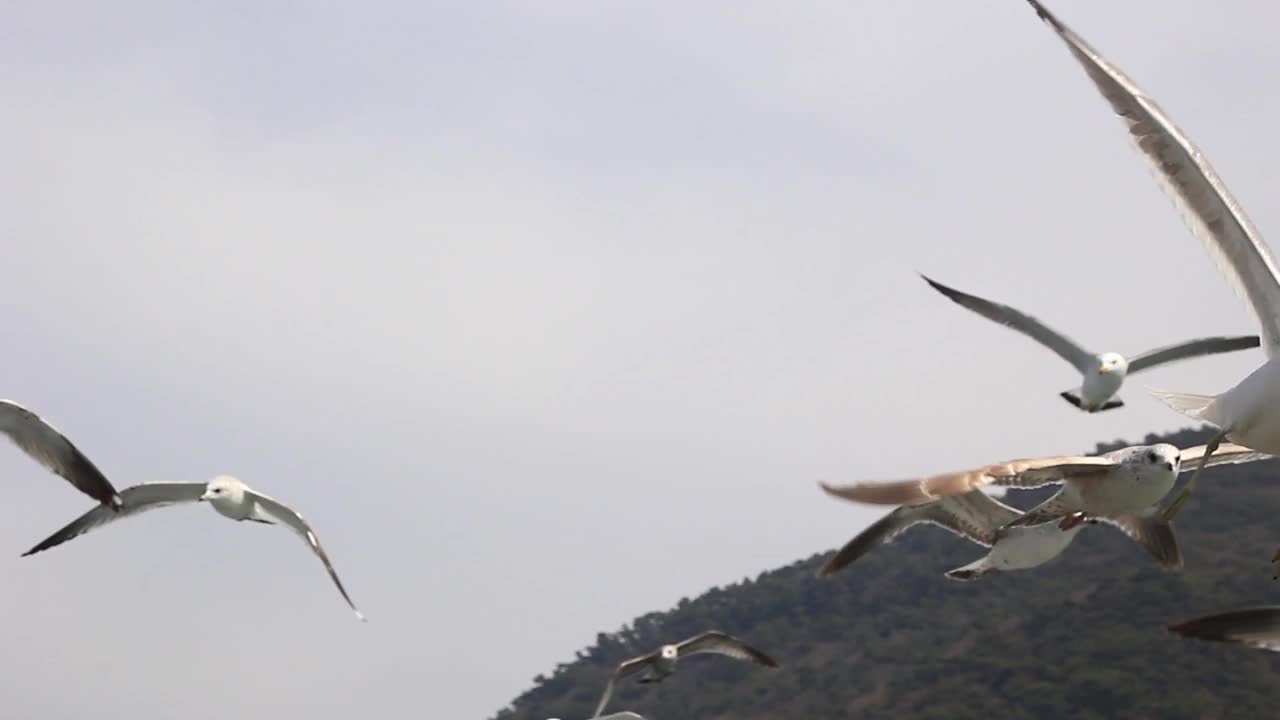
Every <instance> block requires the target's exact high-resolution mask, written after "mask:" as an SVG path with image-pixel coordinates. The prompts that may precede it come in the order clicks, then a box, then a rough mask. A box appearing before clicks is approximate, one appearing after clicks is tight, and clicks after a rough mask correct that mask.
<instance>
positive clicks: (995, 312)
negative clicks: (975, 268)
mask: <svg viewBox="0 0 1280 720" xmlns="http://www.w3.org/2000/svg"><path fill="white" fill-rule="evenodd" d="M920 277H922V278H924V281H925V282H927V283H929V284H930V285H931V286H933V289H934V290H937V291H938V292H940V293H942V294H943V295H946V296H947V297H949V298H951V300H952V301H953V302H955V303H956V304H957V305H962V306H964V307H966V308H969V309H970V310H972V311H974V312H976V313H978V314H979V315H981V316H982V317H984V318H987V319H988V320H993V321H995V322H998V323H1000V324H1001V325H1004V326H1005V327H1008V328H1012V329H1013V330H1017V331H1018V332H1020V333H1022V334H1023V335H1026V336H1027V337H1029V338H1031V339H1032V340H1035V341H1036V342H1038V343H1040V344H1041V345H1044V346H1045V347H1047V348H1049V349H1050V350H1052V351H1054V352H1055V353H1057V354H1058V356H1059V357H1061V358H1062V359H1063V360H1066V361H1067V362H1069V363H1071V366H1072V367H1074V368H1075V369H1076V370H1079V371H1080V372H1082V373H1083V372H1087V371H1088V370H1089V368H1090V366H1091V365H1092V364H1093V353H1090V352H1089V351H1088V350H1085V349H1084V348H1082V347H1080V346H1079V345H1078V344H1076V342H1075V341H1074V340H1072V339H1071V338H1069V337H1067V336H1066V335H1063V334H1062V333H1059V332H1058V331H1056V330H1054V329H1053V328H1051V327H1049V326H1048V325H1045V324H1044V323H1042V322H1040V321H1039V320H1037V319H1035V318H1034V317H1032V316H1030V315H1028V314H1026V313H1024V312H1022V311H1020V310H1017V309H1015V308H1011V307H1009V306H1008V305H1001V304H1000V303H994V302H991V301H990V300H984V299H982V298H980V297H978V296H976V295H970V294H968V293H963V292H960V291H959V290H956V289H955V288H950V287H947V286H946V285H943V284H942V283H940V282H938V281H936V280H933V279H931V278H929V277H927V276H925V275H921V276H920Z"/></svg>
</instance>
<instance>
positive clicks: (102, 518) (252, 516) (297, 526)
mask: <svg viewBox="0 0 1280 720" xmlns="http://www.w3.org/2000/svg"><path fill="white" fill-rule="evenodd" d="M120 495H121V498H122V499H123V500H124V503H123V505H122V506H121V508H120V510H119V512H112V511H111V510H110V509H108V508H106V507H105V506H102V505H99V506H98V507H96V508H94V509H92V510H90V511H89V512H87V513H85V514H84V515H81V516H80V517H78V518H76V519H75V520H73V521H71V523H69V524H68V525H67V526H66V527H64V528H62V529H61V530H59V531H57V532H55V533H54V534H52V535H50V536H49V537H47V538H45V539H44V540H42V541H41V542H40V543H39V544H38V545H36V546H35V547H33V548H31V549H30V550H28V551H27V552H25V553H23V554H22V555H23V557H26V556H27V555H32V554H35V553H38V552H41V551H43V550H48V549H49V548H51V547H54V546H56V545H61V544H62V543H64V542H66V541H68V540H71V539H72V538H75V537H77V536H79V535H83V534H85V533H87V532H89V531H90V530H93V529H95V528H98V527H101V526H103V525H106V524H107V523H109V522H112V521H114V520H116V519H118V518H122V517H129V516H130V515H136V514H138V513H141V512H146V511H147V510H152V509H154V508H159V507H165V506H167V505H177V504H180V503H195V502H205V501H208V503H209V504H210V505H212V506H213V509H214V510H217V511H218V514H220V515H223V516H226V517H229V518H231V519H232V520H237V521H243V520H252V521H253V522H259V523H266V524H269V525H283V526H285V527H287V528H289V529H290V530H292V531H294V532H295V533H297V534H298V535H299V536H300V537H301V538H302V539H303V540H305V541H306V543H307V545H308V546H309V547H310V548H311V550H312V552H314V553H315V554H316V557H319V558H320V561H321V562H323V563H324V567H325V569H326V570H328V571H329V577H331V578H333V584H334V585H336V586H337V587H338V592H340V593H342V598H343V599H344V600H346V601H347V605H350V606H351V609H352V610H353V611H354V612H355V614H356V617H358V618H360V619H361V620H364V619H365V617H364V614H363V613H361V612H360V611H359V610H358V609H357V608H356V606H355V603H353V602H351V598H350V597H349V596H348V595H347V590H346V588H344V587H342V581H341V580H339V579H338V573H337V572H335V571H334V569H333V564H332V563H330V562H329V556H328V555H326V554H325V552H324V548H323V547H321V546H320V540H319V539H317V538H316V534H315V532H314V531H312V529H311V526H310V525H308V524H307V521H306V520H304V519H302V516H301V515H299V514H298V512H297V511H295V510H293V509H292V508H290V507H289V506H288V505H285V504H284V503H282V502H280V501H279V500H276V499H274V498H270V497H268V496H266V495H263V494H262V493H260V492H257V491H255V490H253V489H251V488H250V487H249V486H248V485H245V484H244V483H243V482H241V481H240V480H237V479H236V478H233V477H231V476H229V475H219V476H218V477H216V478H214V479H213V480H210V481H209V482H208V483H163V482H161V483H144V484H142V485H134V486H133V487H130V488H125V489H124V491H123V492H122V493H120Z"/></svg>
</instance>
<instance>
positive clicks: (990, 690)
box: [495, 431, 1280, 720]
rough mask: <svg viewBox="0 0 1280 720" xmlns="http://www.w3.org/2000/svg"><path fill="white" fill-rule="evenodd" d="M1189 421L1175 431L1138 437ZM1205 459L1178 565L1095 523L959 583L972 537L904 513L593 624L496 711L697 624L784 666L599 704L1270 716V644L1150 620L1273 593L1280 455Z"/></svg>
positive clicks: (538, 703)
mask: <svg viewBox="0 0 1280 720" xmlns="http://www.w3.org/2000/svg"><path fill="white" fill-rule="evenodd" d="M1205 439H1206V435H1205V434H1204V433H1201V432H1192V431H1186V432H1182V433H1179V434H1177V435H1174V436H1171V437H1167V438H1157V437H1154V436H1149V437H1147V438H1146V439H1144V440H1143V442H1147V443H1151V442H1160V441H1167V442H1173V443H1174V444H1176V445H1178V446H1179V447H1188V446H1190V445H1194V444H1199V443H1201V442H1204V440H1205ZM1117 446H1118V445H1110V446H1107V447H1099V448H1097V449H1096V450H1097V451H1099V452H1100V451H1104V450H1109V449H1112V448H1113V447H1117ZM1208 472H1209V474H1206V476H1205V480H1206V481H1207V482H1205V483H1204V484H1203V485H1202V486H1201V490H1200V491H1199V492H1198V493H1197V494H1196V495H1195V496H1194V497H1193V499H1192V501H1191V503H1190V504H1189V505H1188V507H1187V508H1186V510H1185V511H1184V512H1183V513H1182V515H1181V516H1180V517H1179V518H1178V521H1177V530H1178V534H1179V539H1180V541H1181V544H1182V548H1183V553H1184V556H1185V558H1186V567H1185V568H1184V569H1183V570H1182V571H1181V572H1178V573H1173V572H1169V571H1165V570H1162V569H1161V568H1160V567H1159V566H1158V565H1156V564H1155V563H1154V562H1153V561H1152V560H1151V559H1150V558H1149V557H1147V556H1146V555H1145V553H1144V552H1143V551H1142V550H1141V549H1140V548H1139V547H1138V546H1136V545H1135V544H1134V543H1132V542H1130V541H1129V540H1128V539H1126V538H1125V537H1124V536H1123V535H1121V534H1120V533H1119V532H1118V531H1116V530H1114V529H1111V528H1106V527H1101V526H1100V527H1095V528H1089V529H1087V530H1086V531H1085V532H1082V533H1081V534H1080V537H1079V538H1077V540H1076V542H1075V543H1074V544H1073V545H1072V546H1071V547H1070V548H1068V550H1067V552H1066V553H1065V554H1064V555H1063V556H1062V557H1060V558H1058V559H1056V560H1054V561H1052V562H1050V563H1049V564H1047V565H1044V566H1042V567H1040V568H1036V569H1034V570H1031V571H1026V572H1021V573H1010V574H1004V575H1000V574H997V575H994V576H990V577H987V578H984V579H982V580H980V581H977V582H971V583H959V582H955V581H951V580H948V579H946V578H944V577H942V573H943V572H944V571H945V570H948V569H950V568H952V567H955V566H957V565H960V564H963V563H965V562H968V561H969V560H972V559H974V558H976V557H978V556H979V555H980V554H981V552H982V548H980V547H978V546H976V545H972V544H970V543H967V542H964V541H962V540H959V539H957V538H955V537H954V536H952V535H950V534H948V533H947V532H945V531H943V530H940V529H937V528H932V527H920V528H916V529H914V530H913V531H911V532H910V533H907V534H905V535H902V536H900V537H899V538H898V539H897V541H896V542H895V543H893V544H892V545H888V546H884V547H881V548H879V549H877V550H876V551H875V552H873V553H871V554H870V555H869V556H867V557H865V558H863V559H862V560H860V561H859V562H857V563H856V564H854V565H853V566H852V567H850V568H849V569H848V570H846V571H844V572H843V573H840V574H838V575H836V576H834V577H830V578H818V577H816V576H815V573H816V571H817V569H818V567H820V566H821V564H822V563H823V561H824V560H825V559H826V558H827V557H829V555H830V552H824V553H822V554H820V555H814V556H813V557H810V558H806V559H804V560H801V561H799V562H796V563H795V564H793V565H790V566H787V567H783V568H779V569H777V570H773V571H770V572H766V573H764V574H762V575H760V577H759V578H757V579H756V580H754V581H751V582H744V583H740V584H737V585H732V586H728V587H723V588H716V589H713V590H711V591H710V592H707V593H705V594H703V595H702V596H700V597H698V598H696V599H693V600H689V601H685V602H681V603H680V605H679V606H678V607H676V608H674V609H671V610H668V611H664V612H654V613H650V614H648V615H645V616H643V617H640V618H637V619H635V620H634V621H632V622H631V623H630V624H628V625H626V626H624V627H623V628H622V629H621V630H619V631H617V632H613V633H609V634H601V635H600V636H599V638H598V641H597V643H596V644H595V645H594V646H592V647H589V648H586V649H584V650H582V651H580V652H579V653H578V658H577V659H576V660H573V661H571V662H566V663H563V664H561V665H559V666H558V667H556V669H555V670H554V671H553V672H551V673H550V676H549V677H539V678H537V679H535V682H536V685H535V687H533V688H532V689H530V690H529V691H527V692H526V693H524V694H523V695H521V696H520V697H518V698H516V699H515V700H514V702H513V703H512V705H511V706H510V707H508V708H506V709H504V710H502V711H501V712H499V713H498V714H497V715H496V716H495V718H496V720H546V719H547V718H564V720H580V719H581V718H588V717H590V716H591V712H592V710H593V709H594V707H595V703H596V701H597V700H598V699H599V696H600V692H601V690H602V689H603V688H604V686H605V683H606V681H607V679H608V677H609V674H610V673H611V672H612V670H613V668H614V667H615V666H616V665H617V663H618V662H619V661H621V660H623V659H625V658H627V657H630V656H632V655H635V654H638V653H640V652H647V651H649V650H652V649H654V648H655V647H657V646H658V645H660V644H662V643H663V642H665V641H673V640H677V639H680V638H684V637H687V636H689V635H692V634H694V633H696V632H700V631H702V630H704V629H707V628H719V629H722V630H725V631H727V632H731V633H734V634H738V635H740V636H741V637H743V638H744V639H747V640H749V641H750V642H751V643H753V644H756V645H758V646H759V647H761V648H762V649H765V650H766V651H767V652H769V653H770V654H772V655H773V656H774V657H776V658H777V659H779V660H780V661H781V662H782V663H783V665H784V667H783V668H782V669H781V670H777V671H765V670H762V669H759V668H757V667H754V666H751V665H749V664H747V663H738V662H723V661H717V660H716V659H714V658H706V657H695V658H692V659H690V660H687V661H685V662H684V663H682V666H681V670H680V672H678V673H677V674H676V675H675V676H673V677H671V678H670V679H668V680H667V681H666V682H664V683H662V684H661V685H636V684H634V683H625V684H624V685H623V686H622V687H620V691H619V692H618V693H616V694H615V697H614V701H613V702H612V703H611V705H610V710H634V711H636V712H639V713H642V714H644V715H645V716H646V717H647V718H649V720H686V719H687V720H717V719H719V720H729V719H730V718H733V719H734V720H757V719H759V720H764V719H765V718H776V719H788V720H816V719H819V718H823V719H826V718H832V719H834V718H889V717H894V718H910V719H912V720H917V719H918V720H928V719H936V720H959V719H962V718H1001V719H1002V720H1006V719H1007V720H1012V719H1015V718H1027V719H1031V718H1035V719H1036V720H1056V719H1059V718H1061V719H1063V720H1066V719H1067V718H1072V719H1090V718H1126V719H1131V720H1137V719H1139V718H1151V719H1152V720H1168V719H1172V718H1195V719H1201V718H1267V717H1276V716H1277V715H1276V713H1277V712H1280V711H1277V708H1280V672H1278V671H1280V655H1277V654H1272V653H1265V652H1259V651H1254V650H1249V649H1245V648H1241V647H1238V646H1224V645H1217V644H1212V643H1203V642H1195V641H1188V640H1182V639H1179V638H1177V637H1174V636H1172V635H1171V634H1169V633H1168V632H1166V631H1165V629H1164V626H1165V625H1166V624H1167V623H1169V622H1172V621H1176V620H1180V619H1185V618H1188V617H1191V616H1194V615H1197V614H1200V613H1205V612H1212V611H1218V610H1226V609H1231V608H1235V607H1240V606H1247V605H1253V604H1259V603H1267V602H1276V603H1280V582H1273V581H1272V575H1271V570H1272V568H1271V565H1270V563H1269V561H1270V558H1271V555H1272V553H1273V552H1274V551H1275V549H1276V547H1277V545H1280V462H1277V461H1266V462H1260V463H1255V464H1252V465H1243V466H1236V467H1225V468H1221V469H1216V470H1213V471H1208ZM1185 477H1186V476H1185V475H1184V478H1185ZM1036 497H1038V495H1037V496H1036ZM1010 498H1012V502H1014V503H1015V504H1018V505H1021V506H1023V507H1028V506H1029V502H1030V501H1032V500H1033V499H1034V498H1033V497H1031V493H1025V494H1015V493H1010ZM851 536H852V534H851Z"/></svg>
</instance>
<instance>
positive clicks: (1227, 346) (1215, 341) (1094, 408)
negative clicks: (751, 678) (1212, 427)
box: [920, 275, 1259, 413]
mask: <svg viewBox="0 0 1280 720" xmlns="http://www.w3.org/2000/svg"><path fill="white" fill-rule="evenodd" d="M920 277H922V278H924V280H925V282H927V283H929V285H931V286H932V287H933V289H934V290H937V291H938V292H940V293H942V294H943V295H946V296H947V297H948V298H951V300H952V301H953V302H955V303H956V304H958V305H961V306H963V307H966V308H968V309H970V310H972V311H974V312H975V313H977V314H979V315H981V316H983V317H985V318H987V319H988V320H992V321H995V322H997V323H1000V324H1001V325H1004V326H1007V327H1009V328H1012V329H1013V330H1016V331H1018V332H1020V333H1022V334H1023V335H1026V336H1027V337H1029V338H1031V339H1032V340H1035V341H1036V342H1038V343H1040V344H1041V345H1044V346H1045V347H1047V348H1049V349H1050V350H1052V351H1054V352H1055V353H1057V354H1058V357H1061V358H1062V359H1063V360H1066V361H1067V362H1068V363H1070V364H1071V366H1072V367H1074V368H1075V369H1076V370H1077V371H1078V372H1079V373H1080V376H1081V378H1082V379H1081V383H1080V387H1079V388H1077V389H1074V390H1066V391H1063V392H1061V393H1059V395H1061V396H1062V399H1064V400H1066V401H1067V402H1069V403H1071V404H1072V405H1074V406H1076V407H1078V408H1080V409H1081V410H1084V411H1085V412H1090V413H1095V412H1099V411H1102V410H1111V409H1113V408H1118V407H1122V406H1123V405H1124V401H1123V400H1121V399H1120V398H1117V397H1116V393H1117V392H1119V391H1120V386H1121V385H1123V384H1124V380H1125V378H1126V377H1127V376H1129V375H1132V374H1133V373H1136V372H1141V371H1143V370H1146V369H1148V368H1153V367H1155V366H1157V365H1163V364H1165V363H1171V362H1174V361H1177V360H1186V359H1188V358H1193V357H1200V356H1202V355H1216V354H1218V353H1226V352H1235V351H1236V350H1245V349H1248V348H1255V347H1258V344H1259V340H1258V336H1257V335H1242V336H1237V337H1207V338H1198V339H1195V340H1187V341H1186V342H1181V343H1178V344H1176V345H1167V346H1165V347H1161V348H1156V349H1155V350H1148V351H1147V352H1144V353H1142V354H1141V355H1134V356H1133V357H1130V358H1126V357H1125V356H1124V355H1121V354H1120V353H1114V352H1104V353H1092V352H1089V351H1088V350H1085V349H1084V348H1083V347H1080V345H1079V344H1077V343H1076V342H1075V341H1074V340H1072V339H1071V338H1069V337H1067V336H1066V335H1063V334H1062V333H1060V332H1058V331H1056V330H1054V329H1053V328H1051V327H1049V326H1048V325H1045V324H1044V323H1042V322H1040V321H1039V320H1037V319H1035V318H1034V317H1032V316H1030V315H1028V314H1026V313H1024V312H1022V311H1020V310H1017V309H1015V308H1011V307H1009V306H1008V305H1001V304H999V303H994V302H991V301H990V300H984V299H983V298H980V297H977V296H976V295H970V294H968V293H963V292H960V291H959V290H956V289H955V288H950V287H947V286H946V285H943V284H942V283H940V282H938V281H936V280H934V279H932V278H930V277H928V276H926V275H921V276H920Z"/></svg>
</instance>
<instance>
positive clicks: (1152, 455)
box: [1147, 451, 1160, 462]
mask: <svg viewBox="0 0 1280 720" xmlns="http://www.w3.org/2000/svg"><path fill="white" fill-rule="evenodd" d="M1147 459H1148V460H1150V461H1151V462H1160V456H1159V455H1157V454H1156V453H1155V451H1152V452H1149V453H1147Z"/></svg>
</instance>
